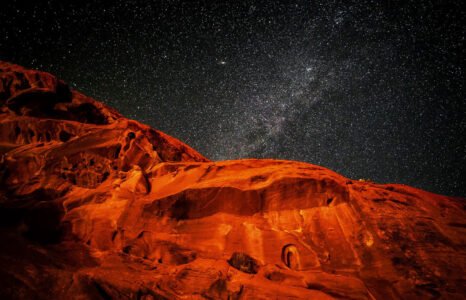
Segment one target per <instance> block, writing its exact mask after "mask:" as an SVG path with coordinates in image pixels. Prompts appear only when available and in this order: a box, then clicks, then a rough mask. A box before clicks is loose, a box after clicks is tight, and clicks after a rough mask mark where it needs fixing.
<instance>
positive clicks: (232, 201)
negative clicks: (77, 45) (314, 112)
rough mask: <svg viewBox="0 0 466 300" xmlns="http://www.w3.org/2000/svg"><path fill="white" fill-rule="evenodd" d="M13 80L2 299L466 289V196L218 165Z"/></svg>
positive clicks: (414, 293)
mask: <svg viewBox="0 0 466 300" xmlns="http://www.w3.org/2000/svg"><path fill="white" fill-rule="evenodd" d="M0 71H1V73H0V104H1V105H2V107H1V113H0V153H1V160H0V239H1V241H2V244H1V246H0V298H5V299H11V298H13V299H27V298H39V299H50V298H54V299H71V298H81V299H88V298H89V299H100V298H103V299H112V298H115V299H126V298H130V299H133V298H134V299H184V298H187V299H292V298H294V299H333V298H343V299H401V298H403V299H429V298H444V299H461V298H462V297H463V295H464V294H465V293H466V286H465V282H466V281H465V279H466V278H465V277H466V276H465V274H464V270H465V267H466V264H465V261H466V260H465V258H466V251H465V247H464V246H465V241H466V235H465V230H466V221H465V220H466V218H465V217H466V216H465V202H464V199H461V198H453V197H446V196H441V195H436V194H432V193H429V192H426V191H422V190H419V189H415V188H412V187H408V186H404V185H399V184H388V185H384V184H376V183H372V182H367V181H352V180H349V179H347V178H345V177H343V176H341V175H339V174H337V173H335V172H332V171H330V170H328V169H325V168H323V167H319V166H315V165H311V164H307V163H301V162H293V161H283V160H256V159H249V160H236V161H221V162H210V161H208V160H207V159H206V158H204V157H203V156H202V155H200V154H199V153H197V152H196V151H195V150H193V149H192V148H190V147H189V146H187V145H185V144H183V143H182V142H180V141H178V140H176V139H175V138H173V137H170V136H167V135H166V134H164V133H162V132H160V131H157V130H154V129H152V128H150V127H148V126H146V125H143V124H140V123H138V122H136V121H132V120H128V119H126V118H124V117H123V116H121V115H120V114H119V113H118V112H116V111H114V110H113V109H111V108H109V107H107V106H105V105H104V104H102V103H100V102H97V101H95V100H93V99H91V98H88V97H86V96H84V95H82V94H80V93H78V92H76V91H72V90H70V89H69V88H68V86H67V85H66V84H65V83H64V82H62V81H60V80H58V79H57V78H56V77H54V76H52V75H50V74H48V73H44V72H38V71H31V70H25V69H24V68H22V67H20V66H16V65H11V64H8V63H4V62H2V63H0Z"/></svg>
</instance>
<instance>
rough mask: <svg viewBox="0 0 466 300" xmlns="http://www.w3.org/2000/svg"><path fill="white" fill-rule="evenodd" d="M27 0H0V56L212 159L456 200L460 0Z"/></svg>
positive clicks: (463, 190)
mask: <svg viewBox="0 0 466 300" xmlns="http://www.w3.org/2000/svg"><path fill="white" fill-rule="evenodd" d="M30 2H33V1H30ZM34 2H36V3H34V4H32V3H31V4H29V5H28V6H20V5H19V4H18V3H17V1H11V0H10V1H8V2H5V3H2V8H1V10H0V59H2V60H7V61H11V62H14V63H17V64H21V65H24V66H26V67H32V68H38V69H41V70H45V71H48V72H51V73H54V74H56V75H57V76H59V77H60V78H62V79H64V80H65V81H67V82H68V83H70V84H71V85H72V86H73V87H75V88H77V89H78V90H80V91H82V92H84V93H85V94H87V95H89V96H92V97H94V98H96V99H98V100H101V101H103V102H105V103H107V104H109V105H111V106H113V107H115V108H117V109H118V110H119V111H120V112H121V113H123V114H124V115H126V116H127V117H129V118H133V119H136V120H138V121H141V122H144V123H147V124H149V125H151V126H153V127H155V128H157V129H160V130H162V131H165V132H166V133H168V134H170V135H173V136H175V137H177V138H179V139H181V140H183V141H185V142H186V143H188V144H189V145H191V146H192V147H194V148H195V149H197V150H198V151H200V152H201V153H202V154H204V155H205V156H207V157H208V158H210V159H213V160H224V159H235V158H246V157H258V158H282V159H292V160H300V161H306V162H310V163H313V164H318V165H322V166H325V167H328V168H330V169H332V170H334V171H337V172H339V173H341V174H343V175H345V176H348V177H351V178H354V179H358V178H369V179H372V180H374V181H376V182H397V183H404V184H409V185H413V186H416V187H420V188H423V189H426V190H430V191H433V192H437V193H442V194H447V195H457V196H466V184H465V179H464V177H466V175H465V174H466V142H465V141H466V138H465V135H466V130H465V129H466V118H465V111H466V101H465V92H464V83H465V76H464V70H463V66H462V63H463V62H464V61H463V59H464V56H465V53H464V52H465V48H464V39H465V28H464V27H463V26H462V25H461V24H462V23H466V22H465V11H464V9H463V8H462V5H461V4H462V2H463V1H462V0H459V1H422V0H421V1H420V0H416V1H382V0H375V1H361V0H358V1H328V0H326V1H270V0H268V1H236V0H235V1H225V3H221V2H218V1H201V2H198V1H175V0H173V1H116V0H115V1H106V2H107V4H105V5H104V4H95V2H96V1H81V2H82V3H81V4H79V5H70V4H64V3H65V2H68V1H50V2H49V3H47V4H43V2H40V1H34ZM86 2H88V3H86Z"/></svg>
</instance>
